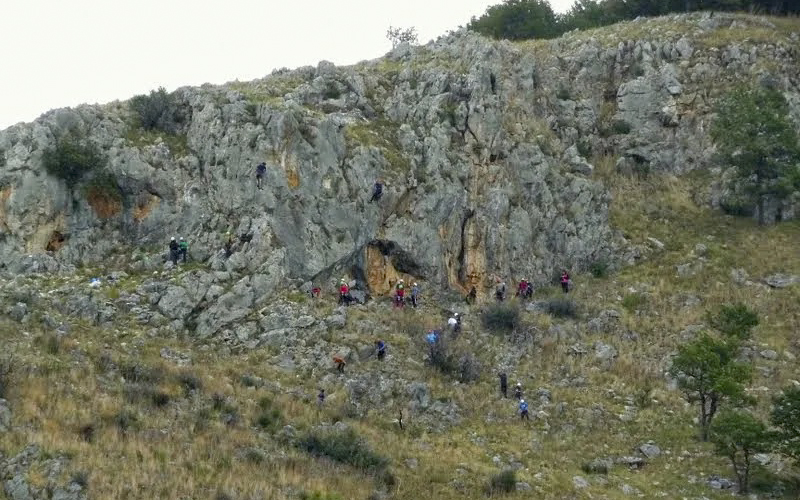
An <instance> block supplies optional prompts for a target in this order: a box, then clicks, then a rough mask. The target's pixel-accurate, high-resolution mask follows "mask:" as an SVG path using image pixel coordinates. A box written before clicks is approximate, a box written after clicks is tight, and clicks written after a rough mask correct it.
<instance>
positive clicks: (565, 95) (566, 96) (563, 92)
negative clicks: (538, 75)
mask: <svg viewBox="0 0 800 500" xmlns="http://www.w3.org/2000/svg"><path fill="white" fill-rule="evenodd" d="M556 97H557V98H559V99H560V100H562V101H569V100H570V99H572V94H571V93H570V91H569V88H568V87H559V88H558V91H556Z"/></svg>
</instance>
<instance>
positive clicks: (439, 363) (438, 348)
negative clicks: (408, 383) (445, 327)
mask: <svg viewBox="0 0 800 500" xmlns="http://www.w3.org/2000/svg"><path fill="white" fill-rule="evenodd" d="M429 349H430V357H429V359H428V361H429V362H430V364H431V365H432V366H433V367H435V368H438V369H439V371H440V372H442V373H443V374H445V375H454V374H457V373H458V371H459V364H458V359H457V358H456V355H455V354H454V353H453V352H452V351H451V349H450V343H449V341H448V340H447V337H446V336H445V335H441V334H440V335H439V340H438V341H437V342H436V343H435V344H433V345H430V347H429Z"/></svg>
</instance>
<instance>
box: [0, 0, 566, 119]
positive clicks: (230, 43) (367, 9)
mask: <svg viewBox="0 0 800 500" xmlns="http://www.w3.org/2000/svg"><path fill="white" fill-rule="evenodd" d="M572 2H573V0H551V5H552V6H553V8H554V10H556V11H558V12H563V11H566V10H567V9H568V8H569V7H570V6H571V5H572ZM496 3H500V0H260V1H259V0H227V1H224V2H222V1H214V0H207V1H205V2H203V1H198V0H136V1H131V0H0V12H1V13H2V14H1V15H0V47H3V54H2V57H0V68H2V69H1V70H0V129H3V128H5V127H7V126H9V125H12V124H14V123H17V122H19V121H31V120H33V119H35V118H36V117H37V116H39V115H40V114H42V113H44V112H45V111H47V110H49V109H52V108H60V107H65V106H75V105H77V104H80V103H86V102H88V103H96V102H100V103H104V102H109V101H113V100H115V99H122V100H124V99H128V98H130V97H131V96H133V95H135V94H142V93H146V92H148V91H149V90H151V89H155V88H157V87H159V86H164V87H166V88H167V90H174V89H176V88H178V87H180V86H183V85H201V84H203V83H206V82H210V83H224V82H227V81H231V80H236V79H239V80H251V79H254V78H260V77H262V76H264V75H267V74H269V73H270V72H271V71H272V70H273V69H274V68H280V67H284V66H285V67H290V68H294V67H297V66H304V65H308V64H310V65H316V63H317V62H319V61H320V60H323V59H326V60H329V61H333V62H334V63H336V64H352V63H355V62H358V61H361V60H364V59H373V58H376V57H379V56H381V55H383V54H384V53H386V52H387V51H388V50H389V49H390V43H389V42H388V40H386V29H387V28H388V27H389V26H390V25H394V26H401V27H409V26H415V27H416V28H417V31H418V32H419V35H420V37H419V38H420V42H422V43H425V42H427V41H428V40H431V39H433V38H436V37H437V36H439V35H442V34H444V33H446V32H447V31H448V30H450V29H455V28H457V27H458V26H459V25H464V24H466V23H467V22H469V20H470V18H471V17H472V16H479V15H481V14H482V13H483V12H484V11H485V10H486V8H487V7H488V6H489V5H493V4H496Z"/></svg>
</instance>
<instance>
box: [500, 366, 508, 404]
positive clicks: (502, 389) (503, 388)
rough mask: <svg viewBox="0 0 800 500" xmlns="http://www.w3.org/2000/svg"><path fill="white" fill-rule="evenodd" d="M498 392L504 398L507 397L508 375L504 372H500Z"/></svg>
mask: <svg viewBox="0 0 800 500" xmlns="http://www.w3.org/2000/svg"><path fill="white" fill-rule="evenodd" d="M499 377H500V393H501V394H502V395H503V397H504V398H507V397H508V377H507V376H506V373H505V372H502V373H500V375H499Z"/></svg>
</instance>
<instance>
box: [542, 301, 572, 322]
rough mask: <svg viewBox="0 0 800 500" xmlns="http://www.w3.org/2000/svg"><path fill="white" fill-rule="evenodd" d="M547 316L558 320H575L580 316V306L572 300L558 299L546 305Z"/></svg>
mask: <svg viewBox="0 0 800 500" xmlns="http://www.w3.org/2000/svg"><path fill="white" fill-rule="evenodd" d="M545 309H546V311H547V314H549V315H550V316H555V317H557V318H575V317H577V316H578V306H577V305H575V302H574V301H573V300H572V299H568V298H565V297H557V298H553V299H550V300H548V301H547V303H546V304H545Z"/></svg>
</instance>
